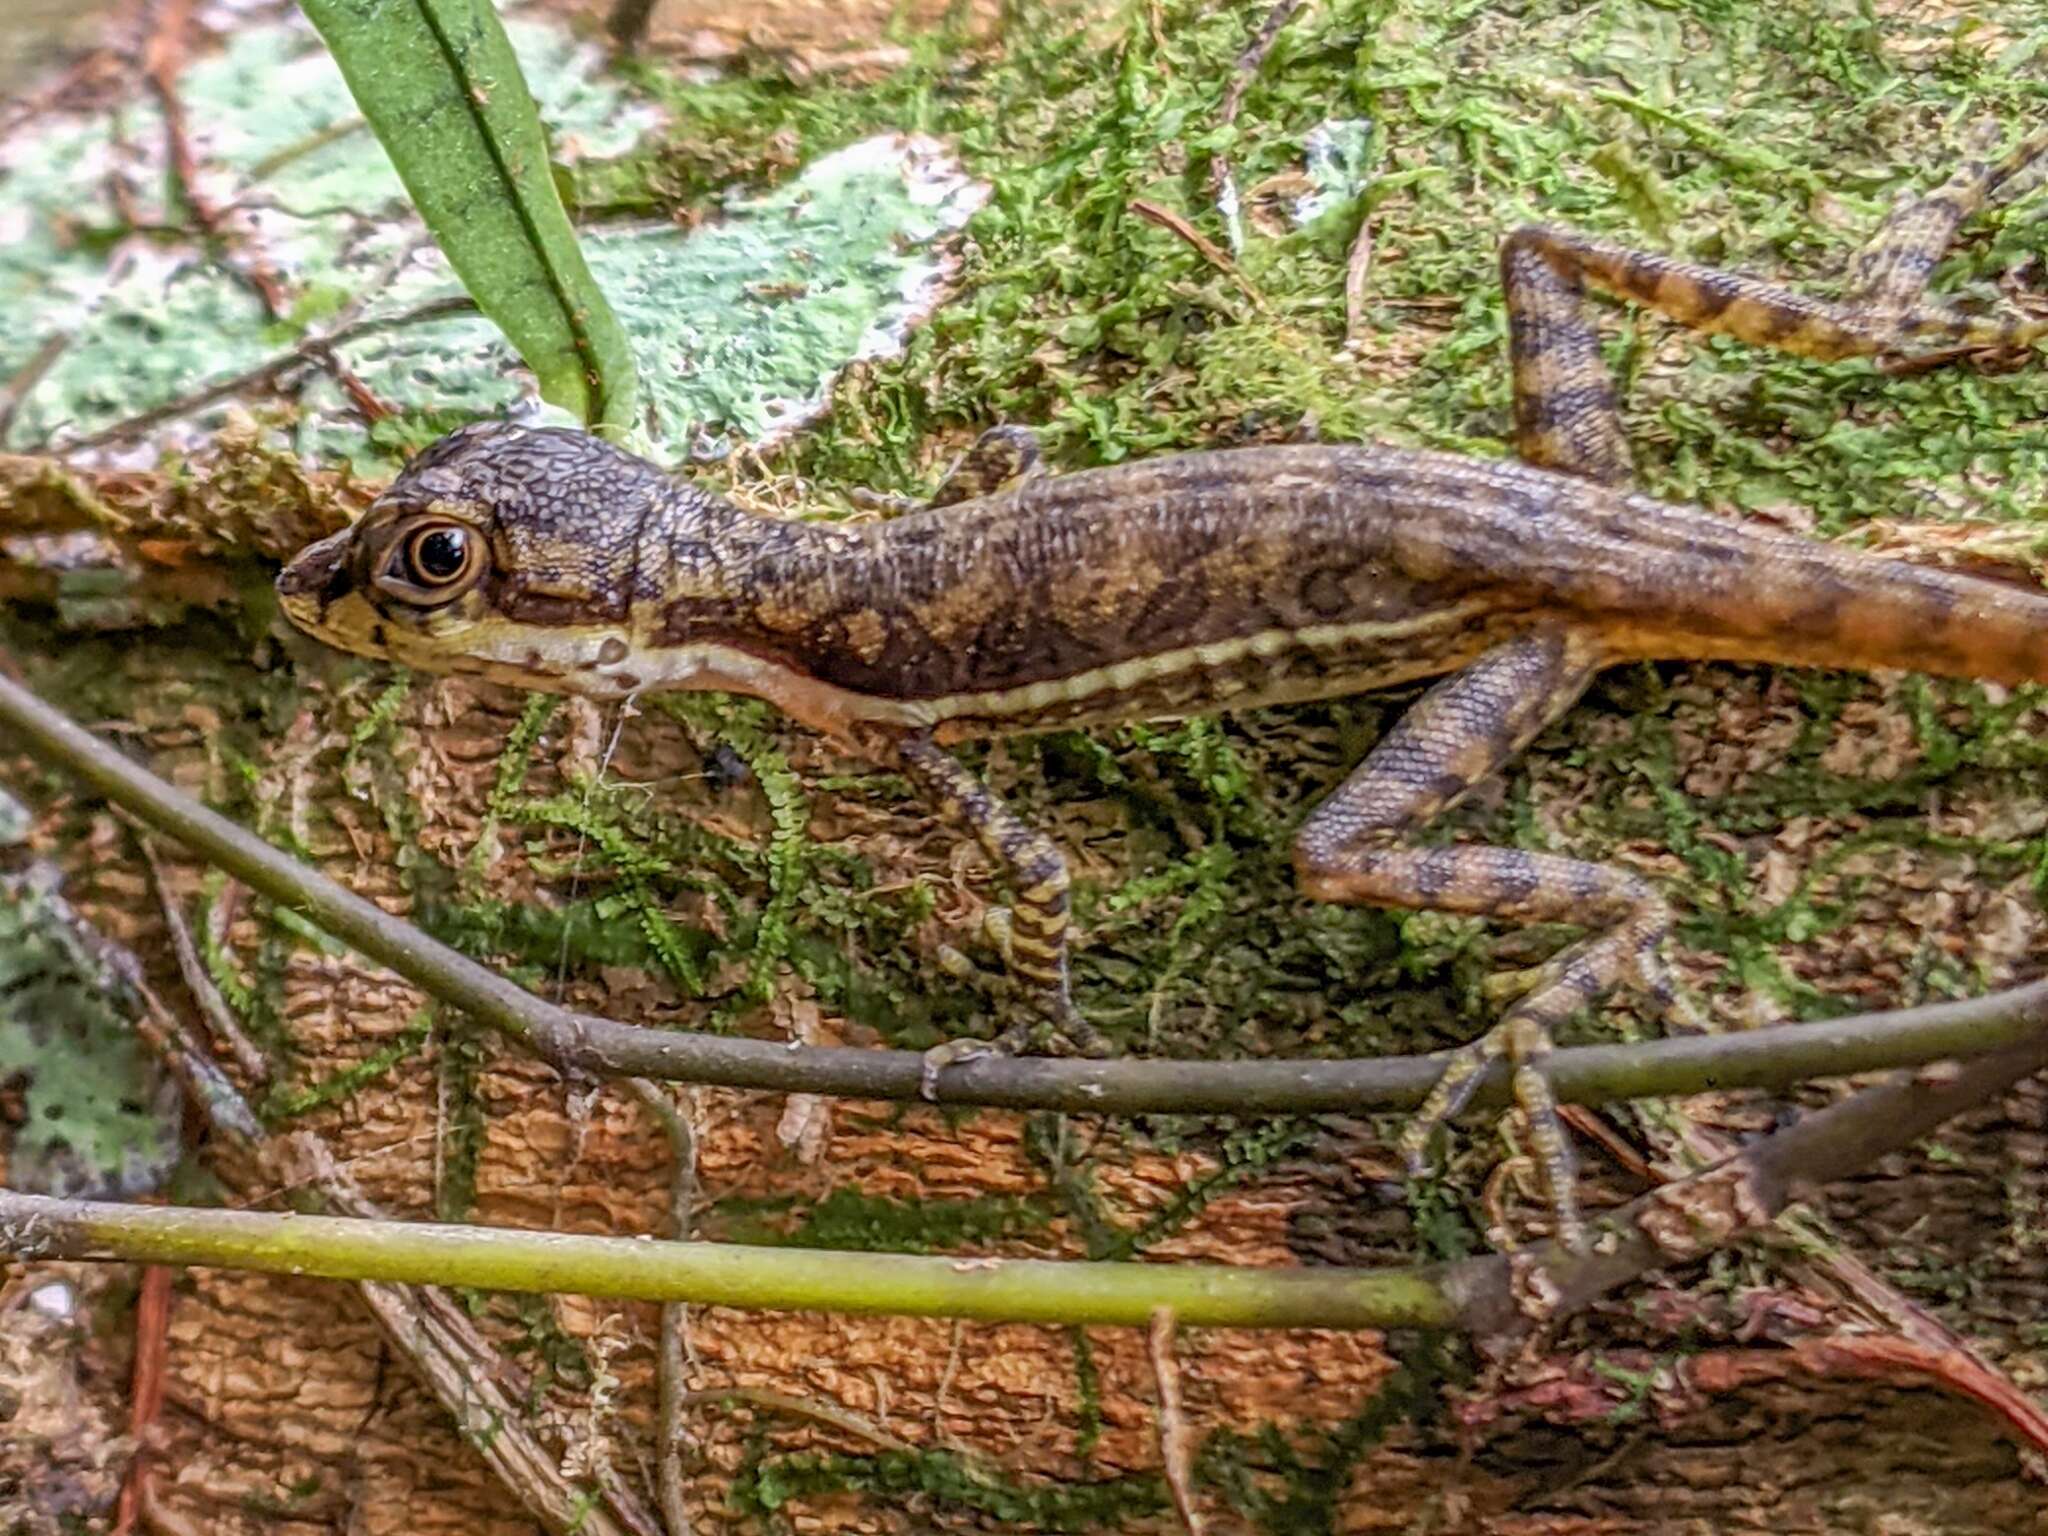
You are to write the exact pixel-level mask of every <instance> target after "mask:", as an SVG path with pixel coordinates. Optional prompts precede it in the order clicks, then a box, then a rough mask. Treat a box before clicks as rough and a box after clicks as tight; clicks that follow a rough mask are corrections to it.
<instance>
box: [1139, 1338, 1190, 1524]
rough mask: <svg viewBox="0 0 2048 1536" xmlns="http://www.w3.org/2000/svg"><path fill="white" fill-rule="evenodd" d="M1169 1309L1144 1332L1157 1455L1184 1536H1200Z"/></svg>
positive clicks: (1178, 1366) (1186, 1426) (1177, 1359)
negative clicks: (1155, 1396) (1155, 1408)
mask: <svg viewBox="0 0 2048 1536" xmlns="http://www.w3.org/2000/svg"><path fill="white" fill-rule="evenodd" d="M1175 1327H1176V1324H1175V1321H1174V1316H1173V1309H1172V1308H1170V1307H1161V1308H1160V1309H1159V1310H1158V1311H1156V1312H1154V1313H1153V1314H1152V1326H1151V1327H1150V1328H1148V1329H1146V1331H1145V1350H1146V1353H1147V1354H1148V1355H1150V1356H1151V1359H1152V1380H1153V1381H1154V1383H1155V1384H1156V1385H1157V1386H1158V1389H1159V1452H1160V1457H1161V1459H1162V1460H1163V1461H1164V1462H1165V1464H1166V1486H1167V1489H1168V1490H1169V1491H1170V1492H1171V1493H1172V1494H1173V1507H1174V1509H1175V1511H1176V1512H1177V1513H1178V1514H1179V1515H1180V1523H1181V1528H1182V1529H1183V1530H1185V1531H1186V1532H1187V1533H1188V1536H1202V1512H1201V1511H1200V1510H1199V1509H1197V1508H1196V1507H1195V1459H1194V1454H1193V1452H1192V1451H1191V1450H1190V1449H1189V1439H1188V1425H1187V1418H1186V1415H1185V1414H1183V1413H1182V1411H1181V1403H1180V1358H1179V1356H1178V1355H1176V1354H1175V1353H1174V1347H1173V1335H1174V1330H1175Z"/></svg>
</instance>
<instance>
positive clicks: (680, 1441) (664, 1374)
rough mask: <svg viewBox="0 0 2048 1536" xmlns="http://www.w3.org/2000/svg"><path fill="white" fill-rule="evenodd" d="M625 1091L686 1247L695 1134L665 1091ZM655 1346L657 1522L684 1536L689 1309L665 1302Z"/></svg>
mask: <svg viewBox="0 0 2048 1536" xmlns="http://www.w3.org/2000/svg"><path fill="white" fill-rule="evenodd" d="M627 1086H628V1087H629V1088H631V1089H632V1091H633V1096H634V1097H635V1098H637V1099H638V1100H639V1101H640V1102H641V1103H642V1104H643V1105H645V1106H646V1107H647V1109H648V1110H649V1111H650V1112H651V1113H652V1114H653V1115H654V1118H655V1119H657V1120H659V1121H660V1122H661V1127H662V1130H663V1131H664V1132H665V1133H666V1134H667V1136H668V1144H669V1156H670V1159H671V1161H672V1163H673V1169H672V1171H671V1173H670V1175H669V1190H668V1228H669V1230H668V1235H669V1237H670V1239H671V1240H673V1241H676V1242H683V1241H686V1240H687V1239H688V1238H689V1236H690V1234H691V1231H692V1229H693V1228H694V1226H695V1224H696V1214H697V1131H696V1128H695V1126H693V1125H692V1124H691V1123H690V1117H689V1114H688V1112H687V1111H685V1110H681V1109H678V1108H677V1107H676V1106H675V1105H674V1104H673V1103H672V1102H670V1100H669V1096H668V1090H666V1089H665V1088H663V1087H662V1086H661V1085H660V1084H658V1083H651V1082H649V1081H648V1080H647V1079H646V1078H644V1077H635V1078H630V1079H628V1081H627ZM660 1328H661V1346H660V1348H659V1350H658V1351H657V1352H656V1355H657V1370H658V1374H659V1384H658V1390H657V1396H658V1398H659V1403H658V1406H657V1409H656V1412H657V1415H658V1417H657V1420H656V1423H655V1430H654V1468H655V1478H654V1481H655V1488H656V1491H657V1493H658V1495H659V1497H660V1500H661V1518H662V1520H663V1522H664V1523H665V1524H666V1525H667V1526H668V1536H689V1532H690V1508H689V1502H688V1498H687V1495H688V1484H687V1483H686V1482H685V1481H684V1478H683V1452H684V1451H685V1450H686V1449H687V1448H688V1446H689V1443H690V1432H689V1428H688V1425H687V1422H686V1421H687V1418H688V1413H689V1407H688V1403H689V1398H690V1395H691V1394H690V1390H689V1388H688V1386H687V1385H686V1378H687V1377H688V1374H689V1367H690V1361H689V1329H690V1309H689V1306H688V1305H687V1304H686V1303H684V1302H680V1301H671V1302H665V1303H663V1305H662V1309H661V1321H660Z"/></svg>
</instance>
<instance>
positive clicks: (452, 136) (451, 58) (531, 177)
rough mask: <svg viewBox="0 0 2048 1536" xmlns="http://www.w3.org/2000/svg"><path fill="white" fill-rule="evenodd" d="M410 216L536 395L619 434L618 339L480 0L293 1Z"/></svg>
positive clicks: (630, 399) (628, 361) (528, 104)
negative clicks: (535, 382)
mask: <svg viewBox="0 0 2048 1536" xmlns="http://www.w3.org/2000/svg"><path fill="white" fill-rule="evenodd" d="M300 4H301V8H302V9H303V10H304V11H305V13H306V15H307V16H308V18H310V19H311V21H312V23H313V25H314V26H315V27H316V28H317V29H318V30H319V32H320V35H321V36H322V37H323V38H324V39H326V42H327V46H328V49H329V50H330V51H331V52H332V53H333V54H334V58H335V62H336V63H337V64H339V65H340V66H341V73H342V76H343V78H344V79H346V80H347V81H348V88H349V90H350V92H351V93H352V94H353V95H354V96H355V99H356V104H357V105H358V106H360V107H361V108H362V109H363V115H364V116H365V117H366V118H368V119H369V121H370V126H371V128H372V129H374V130H375V132H376V134H377V137H378V139H379V140H380V141H381V142H382V143H383V145H384V149H385V152H386V153H387V154H389V155H390V156H391V162H392V164H393V165H394V166H396V167H397V169H398V174H399V177H400V178H401V179H402V180H403V181H404V182H405V186H406V190H407V191H408V192H410V193H411V194H412V199H413V202H414V203H415V204H417V205H418V207H419V210H420V215H421V217H423V218H424V219H425V220H426V221H427V227H428V228H429V229H431V230H432V231H433V232H434V238H435V239H436V240H438V241H440V243H441V249H442V250H443V251H444V252H446V253H447V256H448V260H449V263H450V264H451V265H452V266H453V267H454V268H455V270H456V273H457V274H458V275H459V276H460V277H461V278H462V281H463V284H464V286H465V287H467V288H468V289H469V292H470V295H471V297H473V298H474V299H475V300H476V302H477V306H478V308H480V309H482V310H483V312H484V313H485V314H486V315H488V316H490V318H491V319H492V320H494V321H496V322H497V324H498V326H499V327H500V328H501V329H502V330H503V331H504V332H505V335H506V337H507V338H508V339H509V340H510V341H511V343H512V345H513V346H515V347H517V348H518V349H519V354H520V356H521V357H523V358H525V359H526V364H527V366H528V367H529V368H531V369H532V370H533V372H534V375H535V377H536V378H538V379H539V380H540V392H541V395H542V397H543V398H544V399H546V400H548V401H549V402H551V403H552V404H555V405H558V406H561V407H562V408H563V409H564V410H568V411H573V412H575V413H576V414H577V415H579V416H581V417H582V418H583V419H584V420H585V421H587V422H590V423H592V424H594V425H595V424H603V425H608V426H613V427H624V426H626V425H628V424H630V422H631V421H632V417H633V411H634V397H635V394H636V384H635V378H634V373H633V356H632V352H631V350H630V348H629V347H628V346H627V343H626V334H625V332H624V330H623V329H621V327H620V325H619V323H618V320H617V319H616V318H615V317H614V316H613V314H612V311H611V306H610V305H609V304H607V303H606V302H605V297H604V294H603V293H602V292H601V291H600V290H599V289H598V286H597V283H596V281H595V280H594V279H593V278H592V277H591V275H590V269H589V268H588V267H587V266H585V265H584V262H583V255H582V252H581V251H580V250H578V248H577V245H576V234H575V231H574V230H573V229H572V228H570V225H569V216H568V215H567V214H566V213H565V212H563V210H562V201H561V198H560V196H559V195H558V194H557V192H556V190H555V183H554V178H553V175H552V173H551V171H550V169H549V165H548V147H547V138H546V135H545V134H544V133H543V131H542V129H541V123H540V114H539V113H538V112H537V111H536V110H535V108H534V104H533V97H532V95H531V93H530V92H528V90H527V88H526V80H525V77H524V76H522V75H521V74H520V72H519V61H518V60H517V59H516V58H515V57H514V56H513V53H512V45H511V43H510V42H509V41H508V40H507V39H506V37H505V29H504V27H503V25H502V24H501V23H500V22H499V20H498V15H497V12H496V11H494V10H493V9H492V8H491V5H490V3H489V0H300Z"/></svg>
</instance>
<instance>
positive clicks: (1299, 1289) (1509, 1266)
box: [0, 1035, 2048, 1438]
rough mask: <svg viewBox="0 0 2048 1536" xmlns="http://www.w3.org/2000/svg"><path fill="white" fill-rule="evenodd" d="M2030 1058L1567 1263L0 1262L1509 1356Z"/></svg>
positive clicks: (1670, 1188) (443, 1246)
mask: <svg viewBox="0 0 2048 1536" xmlns="http://www.w3.org/2000/svg"><path fill="white" fill-rule="evenodd" d="M2044 1066H2048V1035H2041V1036H2037V1037H2036V1038H2034V1039H2032V1040H2029V1041H2028V1042H2027V1043H2026V1044H2024V1045H2022V1046H2016V1047H2013V1048H2011V1049H2008V1050H2004V1051H1999V1052H1996V1053H1994V1054H1992V1055H1989V1056H1984V1057H1981V1058H1978V1059H1977V1060H1975V1061H1971V1062H1968V1063H1965V1064H1963V1065H1961V1066H1951V1067H1945V1068H1936V1069H1924V1070H1921V1071H1917V1072H1907V1073H1901V1074H1898V1075H1897V1076H1896V1077H1894V1078H1893V1079H1892V1080H1891V1081H1889V1082H1886V1083H1883V1084H1881V1085H1879V1086H1878V1087H1875V1088H1867V1089H1865V1090H1863V1091H1862V1092H1861V1093H1858V1094H1855V1095H1853V1096H1852V1097H1850V1098H1848V1099H1845V1100H1843V1101H1842V1102H1840V1103H1839V1104H1835V1105H1833V1106H1831V1107H1829V1108H1827V1109H1824V1110H1821V1111H1818V1112H1817V1113H1815V1114H1812V1115H1809V1116H1807V1117H1805V1118H1804V1119H1802V1120H1799V1121H1796V1122H1795V1123H1793V1124H1792V1125H1790V1126H1788V1127H1786V1128H1785V1129H1784V1130H1781V1131H1777V1132H1774V1133H1773V1134H1771V1135H1769V1136H1766V1137H1764V1138H1762V1139H1761V1140H1759V1141H1757V1142H1755V1143H1753V1144H1752V1145H1751V1146H1749V1147H1748V1148H1746V1149H1745V1150H1744V1151H1743V1153H1742V1154H1741V1155H1740V1156H1739V1157H1735V1158H1731V1159H1730V1160H1729V1161H1727V1162H1725V1163H1720V1164H1717V1165H1716V1166H1715V1167H1713V1168H1709V1169H1707V1170H1705V1171H1704V1172H1701V1173H1698V1174H1694V1175H1692V1176H1691V1177H1689V1178H1685V1179H1681V1180H1679V1181H1677V1182H1676V1183H1674V1184H1670V1185H1666V1186H1665V1187H1664V1188H1662V1189H1659V1190H1656V1191H1653V1192H1652V1193H1650V1194H1648V1195H1645V1196H1643V1197H1642V1198H1641V1199H1639V1200H1636V1201H1634V1202H1632V1203H1631V1204H1630V1205H1628V1206H1625V1207H1623V1209H1622V1210H1621V1211H1620V1212H1618V1213H1617V1214H1616V1215H1615V1216H1614V1217H1612V1218H1606V1219H1603V1220H1602V1221H1601V1222H1600V1223H1599V1224H1598V1230H1597V1232H1596V1235H1595V1240H1594V1242H1593V1243H1592V1244H1591V1245H1590V1246H1589V1247H1588V1248H1587V1249H1586V1250H1584V1251H1582V1252H1572V1251H1570V1250H1568V1249H1566V1248H1564V1247H1563V1246H1562V1245H1560V1244H1558V1243H1556V1242H1550V1243H1545V1244H1541V1245H1538V1246H1536V1247H1533V1248H1531V1249H1528V1250H1525V1251H1523V1252H1520V1253H1515V1254H1511V1255H1496V1256H1493V1257H1488V1258H1482V1259H1466V1260H1461V1261H1458V1262H1456V1263H1452V1264H1437V1265H1425V1266H1416V1267H1412V1268H1406V1269H1378V1270H1371V1269H1349V1268H1335V1267H1333V1268H1314V1269H1286V1270H1270V1269H1265V1270H1262V1269H1244V1268H1235V1267H1232V1266H1228V1265H1220V1264H1140V1263H1132V1262H1124V1263H1110V1262H1101V1261H1081V1260H1070V1261H1060V1260H1046V1259H983V1260H977V1261H975V1262H974V1263H972V1264H964V1263H962V1262H961V1261H960V1260H958V1259H956V1258H953V1257H949V1256H926V1255H922V1254H900V1253H896V1254H892V1253H857V1252H831V1251H826V1250H815V1251H805V1250H792V1249H788V1248H779V1247H754V1246H749V1245H745V1244H739V1243H694V1242H693V1243H656V1242H648V1241H645V1240H643V1239H636V1238H621V1237H587V1236H580V1235H567V1234H562V1233H554V1232H524V1231H504V1230H500V1229H496V1228H490V1227H467V1226H454V1225H448V1224H444V1223H426V1222H393V1221H380V1220H367V1219H351V1218H346V1217H330V1216H273V1215H268V1214H259V1213H256V1212H250V1211H228V1210H217V1209H178V1208H165V1207H160V1206H141V1205H120V1204H113V1203H95V1202H89V1201H80V1200H57V1199H52V1198H50V1197H48V1196H43V1195H25V1194H19V1193H16V1192H14V1191H10V1190H5V1189H0V1253H4V1254H6V1255H8V1256H9V1257H12V1258H14V1259H18V1260H23V1261H35V1260H42V1259H86V1260H118V1261H124V1262H143V1263H162V1264H204V1265H215V1266H224V1267H229V1268H235V1269H247V1270H258V1271H262V1272H267V1273H287V1274H294V1275H310V1276H317V1277H325V1278H328V1279H345V1280H365V1281H378V1282H402V1283H427V1284H431V1285H436V1286H440V1285H452V1286H474V1287H478V1288H481V1289H484V1290H510V1291H549V1292H554V1291H571V1292H576V1293H579V1294H582V1295H586V1296H622V1297H637V1298H640V1299H642V1300H649V1301H678V1300H687V1301H694V1302H701V1303H705V1304H709V1305H720V1306H736V1307H755V1308H763V1309H769V1310H793V1311H828V1312H860V1313H891V1314H895V1315H899V1316H910V1317H969V1318H978V1319H981V1320H983V1321H990V1322H1025V1323H1058V1324H1062V1325H1068V1326H1072V1325H1088V1324H1102V1325H1108V1326H1125V1327H1143V1326H1148V1325H1151V1324H1152V1322H1153V1320H1154V1318H1155V1317H1156V1315H1157V1314H1158V1311H1159V1309H1160V1308H1161V1307H1167V1308H1170V1309H1172V1311H1173V1312H1174V1313H1175V1314H1176V1316H1177V1317H1178V1318H1179V1320H1180V1321H1181V1322H1183V1323H1186V1324H1189V1325H1191V1326H1195V1327H1249V1328H1394V1327H1407V1328H1423V1329H1429V1330H1434V1331H1444V1330H1462V1331H1464V1332H1466V1333H1469V1334H1472V1335H1475V1336H1477V1337H1478V1338H1480V1339H1482V1340H1484V1341H1486V1342H1487V1343H1488V1344H1489V1345H1490V1346H1492V1347H1494V1348H1496V1349H1500V1350H1507V1349H1513V1348H1519V1347H1521V1346H1522V1345H1523V1344H1525V1343H1526V1341H1527V1339H1528V1338H1529V1336H1530V1335H1532V1334H1533V1333H1535V1332H1536V1331H1537V1330H1539V1329H1543V1328H1547V1327H1549V1326H1550V1325H1551V1324H1553V1323H1554V1322H1556V1321H1557V1320H1558V1319H1560V1318H1563V1317H1568V1316H1570V1315H1571V1314H1573V1313H1575V1312H1578V1311H1580V1310H1582V1309H1583V1308H1585V1307H1587V1306H1589V1305H1591V1304H1592V1303H1593V1302H1594V1301H1596V1300H1598V1299H1599V1298H1600V1297H1601V1296H1603V1295H1605V1294H1607V1293H1608V1292H1610V1291H1612V1290H1614V1289H1616V1288H1617V1287H1619V1286H1622V1285H1625V1284H1628V1283H1629V1282H1631V1281H1633V1280H1635V1279H1637V1278H1638V1277H1640V1276H1642V1275H1644V1274H1646V1273H1648V1272H1650V1271H1651V1270H1655V1269H1662V1268H1666V1267H1669V1266H1672V1265H1677V1264H1685V1263H1690V1262H1693V1261H1696V1260H1698V1259H1700V1258H1703V1257H1705V1256H1706V1255H1708V1254H1710V1253H1713V1252H1714V1251H1715V1250H1717V1249H1719V1248H1723V1247H1726V1246H1727V1245H1728V1244H1730V1243H1732V1242H1735V1241H1737V1240H1739V1239H1741V1238H1743V1237H1746V1236H1748V1235H1749V1234H1751V1233H1753V1232H1754V1231H1756V1230H1757V1229H1758V1228H1759V1227H1760V1226H1763V1225H1765V1224H1767V1223H1768V1222H1770V1221H1771V1220H1772V1219H1773V1218H1774V1217H1775V1216H1776V1215H1777V1214H1778V1212H1780V1211H1781V1210H1783V1209H1784V1208H1785V1206H1786V1205H1787V1204H1788V1203H1789V1202H1790V1201H1791V1200H1792V1199H1793V1198H1794V1197H1795V1196H1796V1195H1798V1194H1800V1193H1802V1192H1803V1191H1804V1190H1805V1189H1806V1188H1807V1187H1810V1186H1817V1185H1819V1184H1823V1183H1828V1182H1832V1181H1834V1180H1836V1179H1839V1178H1843V1177H1846V1176H1848V1175H1849V1174H1852V1173H1855V1172H1857V1171H1858V1170H1859V1169H1861V1168H1862V1167H1864V1166H1866V1165H1867V1164H1869V1163H1871V1162H1873V1161H1875V1160H1876V1159H1878V1158H1880V1157H1883V1156H1884V1155H1886V1154H1887V1153H1890V1152H1894V1151H1897V1150H1898V1149H1900V1148H1902V1147H1905V1146H1908V1145H1910V1144H1911V1143H1913V1142H1914V1141H1917V1140H1918V1139H1919V1138H1920V1137H1922V1136H1924V1135H1926V1134H1927V1133H1928V1132H1930V1131H1932V1130H1933V1129H1934V1128H1935V1127H1937V1126H1938V1125H1940V1124H1941V1123H1942V1122H1943V1121H1944V1120H1946V1119H1948V1118H1949V1117H1951V1116H1953V1115H1956V1114H1959V1113H1961V1112H1963V1111H1964V1110H1968V1109H1972V1108H1974V1107H1976V1106H1977V1105H1979V1104H1982V1103H1983V1102H1984V1101H1985V1100H1987V1099H1989V1098H1991V1097H1993V1096H1994V1095H1996V1094H1999V1093H2002V1092H2004V1091H2005V1090H2007V1089H2009V1088H2010V1087H2011V1086H2012V1085H2013V1084H2014V1083H2016V1082H2018V1081H2019V1080H2020V1079H2022V1078H2024V1077H2027V1076H2029V1075H2031V1074H2032V1073H2034V1072H2037V1071H2039V1070H2041V1068H2043V1067H2044ZM334 1176H335V1177H337V1178H338V1177H339V1175H338V1174H336V1175H334ZM374 1289H375V1287H368V1288H366V1293H367V1292H368V1291H370V1290H374ZM430 1294H438V1293H430ZM466 1422H467V1421H466ZM486 1438H488V1437H486Z"/></svg>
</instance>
